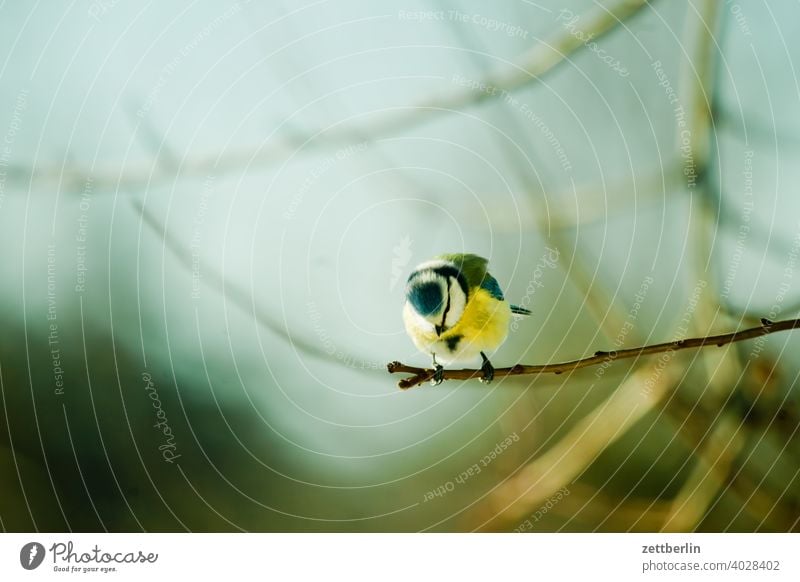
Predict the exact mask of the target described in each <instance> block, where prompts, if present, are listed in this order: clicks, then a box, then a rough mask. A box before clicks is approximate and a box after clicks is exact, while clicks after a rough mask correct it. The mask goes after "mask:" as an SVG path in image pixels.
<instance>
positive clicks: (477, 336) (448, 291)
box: [403, 254, 531, 384]
mask: <svg viewBox="0 0 800 582" xmlns="http://www.w3.org/2000/svg"><path fill="white" fill-rule="evenodd" d="M487 265H488V261H487V260H486V259H484V258H483V257H479V256H478V255H471V254H451V255H440V256H438V257H436V258H434V259H432V260H430V261H428V262H425V263H422V264H421V265H418V266H417V267H416V268H415V269H414V271H413V272H412V273H411V275H410V276H409V278H408V283H407V285H406V303H405V307H404V308H403V322H404V323H405V327H406V332H407V333H408V335H409V336H410V337H411V339H412V340H413V342H414V345H416V346H417V348H418V349H419V350H420V351H421V352H423V353H426V354H430V355H431V356H432V357H433V367H434V369H435V370H436V374H435V375H434V377H433V383H435V384H439V383H441V381H442V378H443V373H444V368H443V367H442V366H441V364H440V363H439V362H442V363H444V364H453V363H458V362H467V361H470V360H476V359H477V357H478V355H480V356H481V359H482V360H483V364H482V366H481V370H482V371H483V378H481V380H483V381H484V382H491V380H492V378H493V377H494V367H492V364H491V362H489V358H487V357H486V354H485V353H484V352H487V351H493V350H496V349H497V348H498V347H500V345H501V344H502V343H503V342H504V341H505V340H506V337H507V336H508V326H509V323H510V321H511V314H512V313H515V314H519V315H530V313H531V312H530V311H528V310H527V309H523V308H522V307H517V306H516V305H510V304H509V303H508V302H507V301H506V300H505V298H504V297H503V292H502V290H501V289H500V285H499V284H498V283H497V280H496V279H495V278H494V277H492V276H491V275H490V274H489V273H488V271H487V269H486V268H487Z"/></svg>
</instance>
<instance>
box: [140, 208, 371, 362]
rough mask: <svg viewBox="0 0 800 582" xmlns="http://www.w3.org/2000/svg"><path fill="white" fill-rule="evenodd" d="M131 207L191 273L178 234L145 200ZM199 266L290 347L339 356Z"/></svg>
mask: <svg viewBox="0 0 800 582" xmlns="http://www.w3.org/2000/svg"><path fill="white" fill-rule="evenodd" d="M131 206H133V207H134V208H135V209H136V210H138V211H139V213H140V214H141V217H142V221H143V222H144V224H146V225H147V226H148V227H149V228H150V229H151V230H152V231H153V232H154V233H156V235H157V236H158V237H159V238H160V239H161V240H162V241H163V242H164V244H165V245H166V247H167V248H168V249H170V250H171V251H172V252H173V253H174V254H175V257H176V258H177V259H178V262H179V263H180V264H181V265H182V266H183V267H184V268H186V269H187V270H188V271H190V272H191V271H192V269H193V264H192V261H193V260H194V259H193V257H192V251H191V249H189V248H188V247H186V246H185V245H184V244H183V243H181V242H180V241H179V240H178V239H177V237H175V236H174V235H173V234H172V233H170V232H169V231H168V230H167V227H166V225H165V224H162V223H161V221H159V220H158V218H157V217H156V216H155V214H153V213H152V212H151V211H150V210H149V209H148V208H146V207H145V206H144V203H142V202H141V201H140V200H138V199H131ZM200 265H201V266H202V272H203V277H202V278H201V280H205V281H210V283H209V284H210V286H211V287H214V288H216V289H218V290H219V291H220V292H221V293H222V296H223V298H224V299H225V300H226V301H230V302H231V303H233V304H234V305H236V306H237V307H238V308H239V309H241V310H242V312H244V313H245V314H247V315H248V316H251V315H252V316H253V317H254V318H255V320H256V321H257V322H258V323H259V324H261V325H262V326H264V327H265V328H266V329H268V330H269V331H271V332H272V333H274V334H275V335H277V336H278V337H281V338H283V339H285V340H286V341H287V342H289V344H290V345H291V346H292V347H293V348H295V349H296V350H298V351H300V352H303V353H305V354H307V355H309V356H313V357H316V358H319V359H322V360H331V359H338V358H332V357H331V354H329V353H327V352H326V351H325V350H324V349H322V348H321V347H319V346H317V345H315V344H313V343H311V342H309V341H305V340H303V339H299V338H297V337H295V336H293V335H291V334H289V332H288V331H287V330H286V329H285V328H284V327H283V326H282V325H281V324H280V323H279V322H278V321H277V320H275V319H274V318H272V317H271V316H270V315H268V314H267V313H266V312H265V311H264V309H263V308H261V307H259V306H258V305H257V304H256V302H255V299H254V298H253V296H252V295H251V294H250V293H248V292H247V291H245V290H244V289H242V288H241V287H239V286H238V285H236V284H234V283H232V282H231V281H228V280H226V279H225V277H223V276H222V274H221V273H219V272H217V271H216V270H214V269H211V268H210V267H209V266H208V265H207V264H206V263H203V262H202V261H201V262H200ZM358 360H359V358H356V357H355V356H352V355H350V354H344V356H343V357H342V358H341V360H340V361H343V362H352V361H358ZM361 360H362V361H363V358H361Z"/></svg>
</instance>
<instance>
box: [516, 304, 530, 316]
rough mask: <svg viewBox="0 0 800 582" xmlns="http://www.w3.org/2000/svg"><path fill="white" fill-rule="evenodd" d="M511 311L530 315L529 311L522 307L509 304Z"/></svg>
mask: <svg viewBox="0 0 800 582" xmlns="http://www.w3.org/2000/svg"><path fill="white" fill-rule="evenodd" d="M511 313H516V314H517V315H530V314H531V312H530V311H529V310H528V309H525V308H524V307H520V306H519V305H512V306H511Z"/></svg>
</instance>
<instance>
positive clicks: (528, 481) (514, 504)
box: [471, 363, 677, 530]
mask: <svg viewBox="0 0 800 582" xmlns="http://www.w3.org/2000/svg"><path fill="white" fill-rule="evenodd" d="M656 366H657V364H655V363H654V364H651V365H648V366H644V367H642V368H640V369H638V370H636V371H635V372H634V373H633V374H631V375H630V376H629V377H628V378H626V379H625V381H623V382H622V384H621V385H620V386H619V388H617V389H616V390H614V391H613V392H612V393H611V394H610V395H609V396H608V398H606V399H605V400H603V402H601V403H600V404H598V405H597V406H596V407H595V408H594V410H592V412H590V413H589V414H587V415H586V416H585V417H584V418H582V419H581V420H580V421H578V422H577V423H576V424H575V425H574V426H573V427H571V428H570V430H569V431H568V432H567V433H566V434H565V435H564V436H563V437H562V438H561V439H560V440H559V441H558V442H557V443H556V444H554V445H553V446H552V447H550V448H549V449H548V450H547V451H546V452H545V453H544V454H542V455H541V456H539V457H537V458H536V459H535V460H534V461H533V462H531V463H529V464H528V465H526V466H525V467H523V468H522V469H520V470H519V472H518V473H517V474H515V475H513V476H512V477H510V478H509V479H507V480H506V481H505V482H503V483H502V484H500V485H499V486H497V487H496V488H495V489H494V490H493V491H492V492H491V493H490V494H489V495H488V497H487V499H486V500H485V501H484V502H483V503H482V504H481V505H480V506H478V508H477V510H476V511H475V512H473V514H472V516H471V519H472V524H471V525H472V527H473V529H482V530H490V529H491V530H503V529H507V528H508V527H509V526H510V525H511V524H515V523H518V522H519V521H520V520H521V519H523V518H524V517H525V516H526V515H530V514H531V513H532V512H534V511H535V510H536V509H537V508H539V507H541V506H542V504H543V503H545V502H546V501H547V499H548V498H549V497H551V496H552V495H553V493H554V492H555V491H557V490H558V489H559V488H561V487H566V488H567V489H570V488H571V487H572V483H574V482H575V481H577V480H578V479H580V477H581V476H582V475H583V474H584V472H585V471H586V469H587V468H588V467H589V466H590V465H591V464H592V463H594V462H595V461H596V460H597V458H598V456H599V455H600V453H602V452H603V451H605V450H606V449H608V448H609V447H610V446H612V445H613V444H614V443H616V442H617V441H619V439H620V438H622V437H623V435H625V434H626V433H627V431H628V430H629V429H630V428H631V427H632V426H634V425H635V424H636V423H637V422H639V421H640V420H641V419H642V418H643V417H644V416H645V415H646V414H648V413H649V412H650V411H652V410H653V409H654V408H655V407H656V405H657V404H658V403H659V402H661V400H662V399H663V398H664V396H665V395H666V394H667V393H669V392H670V391H671V390H672V389H673V388H674V386H675V384H674V377H673V376H674V375H675V374H676V373H677V370H666V371H664V373H658V369H657V367H656ZM648 380H649V381H652V384H651V385H650V388H649V390H647V391H645V390H642V386H643V384H644V383H645V382H647V381H648Z"/></svg>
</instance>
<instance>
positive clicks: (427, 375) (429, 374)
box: [387, 319, 800, 390]
mask: <svg viewBox="0 0 800 582" xmlns="http://www.w3.org/2000/svg"><path fill="white" fill-rule="evenodd" d="M797 328H800V319H787V320H784V321H775V322H773V321H770V320H768V319H762V320H761V325H760V326H758V327H753V328H750V329H743V330H741V331H734V332H731V333H725V334H721V335H710V336H707V337H697V338H688V339H682V340H677V341H673V342H665V343H661V344H653V345H650V346H642V347H638V348H629V349H626V350H615V351H610V352H602V351H600V352H595V354H594V355H593V356H589V357H588V358H582V359H580V360H573V361H571V362H561V363H558V364H541V365H527V366H526V365H522V364H517V365H516V366H512V367H510V368H497V369H495V371H494V377H495V378H502V377H504V376H521V375H529V374H561V373H563V372H570V371H572V370H577V369H579V368H586V367H589V366H596V365H597V364H602V363H603V362H612V361H614V360H622V359H625V358H636V357H639V356H646V355H650V354H659V353H662V352H674V351H678V350H686V349H691V348H702V347H705V346H710V345H716V346H717V347H721V346H724V345H726V344H732V343H734V342H741V341H744V340H748V339H753V338H756V337H759V336H762V335H767V334H770V333H775V332H778V331H786V330H790V329H797ZM387 369H388V371H389V373H390V374H396V373H401V374H413V375H412V376H411V377H410V378H404V379H402V380H400V381H399V382H398V383H397V386H398V388H401V389H403V390H407V389H408V388H413V387H414V386H419V385H420V384H422V383H423V382H426V381H428V380H430V379H431V378H433V375H434V373H435V370H433V369H430V368H416V367H413V366H406V365H405V364H401V363H400V362H390V363H389V364H388V365H387ZM482 374H483V372H482V371H481V370H472V369H462V370H445V371H444V376H443V379H444V380H469V379H471V378H480V377H481V376H482Z"/></svg>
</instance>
